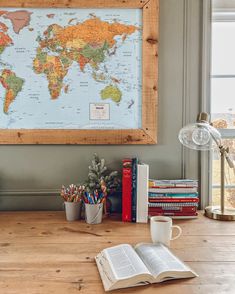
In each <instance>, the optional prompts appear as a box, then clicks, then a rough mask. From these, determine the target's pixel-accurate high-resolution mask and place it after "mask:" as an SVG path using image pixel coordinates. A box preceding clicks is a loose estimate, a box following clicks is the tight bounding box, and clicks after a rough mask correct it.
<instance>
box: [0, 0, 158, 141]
mask: <svg viewBox="0 0 235 294" xmlns="http://www.w3.org/2000/svg"><path fill="white" fill-rule="evenodd" d="M0 7H14V8H47V7H48V8H49V7H50V8H139V9H143V50H142V57H143V60H142V70H143V72H142V128H141V129H118V130H116V129H101V130H97V129H93V130H91V129H89V130H84V129H77V130H74V129H71V130H70V129H62V130H61V129H0V144H156V143H157V96H158V95H157V93H158V26H159V0H41V1H38V0H11V1H9V0H1V4H0Z"/></svg>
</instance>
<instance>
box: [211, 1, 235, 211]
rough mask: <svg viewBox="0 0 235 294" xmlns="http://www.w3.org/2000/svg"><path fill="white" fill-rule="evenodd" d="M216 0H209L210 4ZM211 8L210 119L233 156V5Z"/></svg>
mask: <svg viewBox="0 0 235 294" xmlns="http://www.w3.org/2000/svg"><path fill="white" fill-rule="evenodd" d="M218 2H219V1H218V0H217V1H212V5H215V4H218ZM232 2H233V5H234V4H235V3H234V2H235V1H231V3H230V4H232ZM221 3H222V2H221ZM223 3H224V2H223ZM212 11H213V13H212V59H211V119H212V122H213V125H214V126H215V127H216V128H218V129H219V131H220V133H221V135H222V138H223V143H224V145H226V146H228V147H229V149H230V154H231V157H232V158H233V159H235V5H234V7H233V8H232V7H226V8H224V7H223V8H221V7H212ZM225 171H226V175H225V183H226V186H225V187H226V191H225V194H226V206H227V207H234V208H235V174H234V171H233V170H232V169H230V168H229V167H228V165H227V164H226V166H225ZM219 199H220V156H219V151H217V150H216V151H214V154H213V160H212V204H213V205H218V204H219Z"/></svg>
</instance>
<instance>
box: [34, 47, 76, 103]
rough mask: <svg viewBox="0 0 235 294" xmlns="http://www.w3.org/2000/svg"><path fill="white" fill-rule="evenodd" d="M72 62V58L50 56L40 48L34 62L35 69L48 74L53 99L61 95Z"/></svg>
mask: <svg viewBox="0 0 235 294" xmlns="http://www.w3.org/2000/svg"><path fill="white" fill-rule="evenodd" d="M71 64H72V62H71V60H69V59H68V58H66V57H62V56H61V57H58V56H50V55H48V54H47V53H44V52H42V51H41V49H38V51H37V57H36V58H35V59H34V62H33V69H34V71H35V73H37V74H41V73H44V74H46V76H47V80H48V89H49V92H50V95H51V98H52V99H56V98H58V96H59V95H60V92H61V89H62V87H63V79H64V77H65V76H66V74H67V72H68V69H69V66H70V65H71Z"/></svg>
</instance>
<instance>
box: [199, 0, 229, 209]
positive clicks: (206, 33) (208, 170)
mask: <svg viewBox="0 0 235 294" xmlns="http://www.w3.org/2000/svg"><path fill="white" fill-rule="evenodd" d="M213 21H217V22H232V21H233V22H235V8H231V9H227V8H226V9H217V10H214V11H213V14H212V3H211V0H203V22H202V24H203V29H202V81H201V85H202V87H201V91H202V92H201V94H202V95H201V101H200V106H201V107H200V108H201V110H202V111H205V112H208V113H210V112H211V93H210V92H211V91H210V88H211V77H212V75H211V49H212V48H211V28H212V22H213ZM222 76H223V77H225V78H231V77H234V78H235V75H222ZM214 77H215V76H214ZM216 77H221V76H220V75H216ZM219 131H220V133H221V136H222V138H223V139H231V138H233V139H234V138H235V130H231V129H220V130H219ZM200 163H201V168H200V180H201V195H202V203H201V207H202V208H205V206H207V205H208V204H210V203H212V189H213V188H219V187H220V185H212V152H203V153H202V152H201V154H200ZM225 188H235V185H225Z"/></svg>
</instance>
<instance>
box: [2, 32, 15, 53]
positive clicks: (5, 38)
mask: <svg viewBox="0 0 235 294" xmlns="http://www.w3.org/2000/svg"><path fill="white" fill-rule="evenodd" d="M11 45H13V41H12V39H11V38H10V37H9V36H8V35H7V34H5V33H3V32H1V28H0V55H1V54H2V53H3V51H4V50H5V48H6V47H8V46H11Z"/></svg>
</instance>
